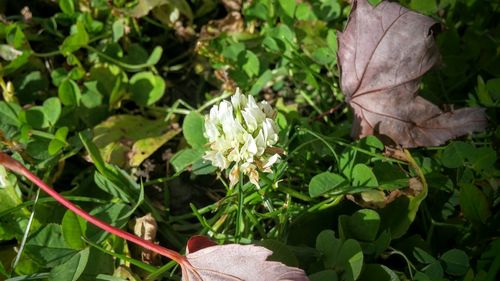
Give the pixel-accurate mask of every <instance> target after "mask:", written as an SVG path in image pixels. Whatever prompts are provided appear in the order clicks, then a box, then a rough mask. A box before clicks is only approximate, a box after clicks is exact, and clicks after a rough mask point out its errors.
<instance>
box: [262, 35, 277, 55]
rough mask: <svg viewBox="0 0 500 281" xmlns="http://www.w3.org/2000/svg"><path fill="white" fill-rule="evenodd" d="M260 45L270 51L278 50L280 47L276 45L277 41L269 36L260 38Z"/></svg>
mask: <svg viewBox="0 0 500 281" xmlns="http://www.w3.org/2000/svg"><path fill="white" fill-rule="evenodd" d="M262 46H263V47H264V48H266V49H267V50H269V51H271V52H275V53H277V52H279V51H280V50H281V49H280V47H279V46H278V43H277V42H276V40H275V39H274V38H272V37H271V36H266V37H264V40H262Z"/></svg>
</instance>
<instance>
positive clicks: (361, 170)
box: [352, 163, 378, 187]
mask: <svg viewBox="0 0 500 281" xmlns="http://www.w3.org/2000/svg"><path fill="white" fill-rule="evenodd" d="M352 185H353V186H367V187H376V186H378V181H377V177H375V175H374V174H373V171H372V169H371V168H370V167H368V166H366V165H365V164H362V163H359V164H356V165H355V166H354V168H353V169H352Z"/></svg>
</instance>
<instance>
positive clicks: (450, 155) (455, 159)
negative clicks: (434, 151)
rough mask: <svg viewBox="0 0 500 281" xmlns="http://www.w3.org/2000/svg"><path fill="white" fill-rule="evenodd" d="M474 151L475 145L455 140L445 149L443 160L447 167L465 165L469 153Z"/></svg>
mask: <svg viewBox="0 0 500 281" xmlns="http://www.w3.org/2000/svg"><path fill="white" fill-rule="evenodd" d="M473 153H474V147H473V146H472V145H471V144H469V143H465V142H461V141H454V142H452V143H450V144H449V145H448V146H447V147H446V149H445V150H444V151H443V155H442V158H441V161H442V163H443V166H445V167H447V168H458V167H460V166H462V165H463V163H464V161H465V160H466V159H467V156H468V155H471V154H473Z"/></svg>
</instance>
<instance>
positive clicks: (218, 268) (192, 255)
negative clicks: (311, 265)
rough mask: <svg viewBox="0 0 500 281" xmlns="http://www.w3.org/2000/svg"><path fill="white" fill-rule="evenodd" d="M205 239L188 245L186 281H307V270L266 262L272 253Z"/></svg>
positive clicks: (191, 240)
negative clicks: (220, 243) (219, 243)
mask: <svg viewBox="0 0 500 281" xmlns="http://www.w3.org/2000/svg"><path fill="white" fill-rule="evenodd" d="M213 244H214V243H213V242H212V241H210V240H209V239H208V238H205V237H203V236H195V237H193V238H192V239H190V240H189V242H188V247H187V252H188V254H187V255H186V258H187V261H188V262H189V264H190V266H183V271H182V280H183V281H235V280H242V281H243V280H245V281H261V280H266V281H278V280H283V281H285V280H287V281H306V280H309V279H308V278H307V276H306V275H305V273H304V271H303V270H301V269H298V268H295V267H289V266H286V265H284V264H283V263H280V262H275V261H266V259H267V257H269V256H270V255H271V254H272V251H270V250H268V249H266V248H264V247H260V246H254V245H238V244H228V245H215V246H214V245H213Z"/></svg>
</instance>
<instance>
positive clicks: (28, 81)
mask: <svg viewBox="0 0 500 281" xmlns="http://www.w3.org/2000/svg"><path fill="white" fill-rule="evenodd" d="M12 82H13V84H14V88H15V96H16V97H17V98H18V99H19V100H20V101H21V102H33V103H34V101H35V100H36V99H37V95H38V94H40V93H43V92H47V91H48V87H49V81H48V79H47V75H45V73H43V72H42V71H39V70H35V71H30V72H28V73H26V74H24V73H21V74H18V75H16V79H15V80H14V81H12Z"/></svg>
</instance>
